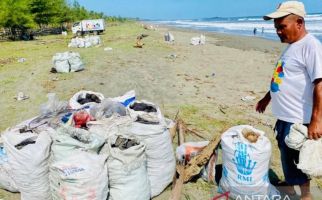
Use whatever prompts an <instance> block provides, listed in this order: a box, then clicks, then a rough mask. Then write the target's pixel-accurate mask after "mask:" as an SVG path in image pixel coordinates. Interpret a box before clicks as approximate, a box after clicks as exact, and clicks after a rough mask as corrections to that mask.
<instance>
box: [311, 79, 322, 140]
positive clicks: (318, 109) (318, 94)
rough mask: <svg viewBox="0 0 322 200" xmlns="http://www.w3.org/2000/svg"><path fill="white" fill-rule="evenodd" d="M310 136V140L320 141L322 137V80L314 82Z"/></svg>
mask: <svg viewBox="0 0 322 200" xmlns="http://www.w3.org/2000/svg"><path fill="white" fill-rule="evenodd" d="M308 136H309V138H310V139H315V140H317V139H319V138H320V137H322V79H321V78H320V79H316V80H315V81H314V90H313V110H312V116H311V122H310V125H309V127H308Z"/></svg>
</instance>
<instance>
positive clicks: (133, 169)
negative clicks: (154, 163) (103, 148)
mask: <svg viewBox="0 0 322 200" xmlns="http://www.w3.org/2000/svg"><path fill="white" fill-rule="evenodd" d="M124 137H126V138H130V139H135V138H133V137H128V136H124ZM116 138H117V136H115V137H112V138H111V140H110V142H109V143H108V146H109V151H110V156H109V158H108V175H109V183H110V196H109V200H124V199H131V200H149V199H150V196H151V193H150V185H149V179H148V175H147V168H146V156H145V145H144V144H143V143H142V142H140V144H139V145H136V146H132V147H130V148H128V149H125V150H120V149H119V148H117V147H114V148H113V147H112V146H111V145H112V144H115V141H116Z"/></svg>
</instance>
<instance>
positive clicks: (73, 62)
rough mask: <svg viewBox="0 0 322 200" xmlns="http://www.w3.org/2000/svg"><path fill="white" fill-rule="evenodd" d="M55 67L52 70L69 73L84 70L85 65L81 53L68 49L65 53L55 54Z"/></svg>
mask: <svg viewBox="0 0 322 200" xmlns="http://www.w3.org/2000/svg"><path fill="white" fill-rule="evenodd" d="M52 61H53V65H54V66H53V67H52V69H51V72H53V73H57V72H60V73H69V72H78V71H82V70H84V68H85V65H84V63H83V61H82V59H81V56H80V55H79V53H76V52H72V51H66V52H64V53H56V54H55V55H54V56H53V59H52Z"/></svg>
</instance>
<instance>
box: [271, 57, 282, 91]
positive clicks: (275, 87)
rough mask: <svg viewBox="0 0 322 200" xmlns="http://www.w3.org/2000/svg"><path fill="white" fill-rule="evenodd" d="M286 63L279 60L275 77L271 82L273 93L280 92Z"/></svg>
mask: <svg viewBox="0 0 322 200" xmlns="http://www.w3.org/2000/svg"><path fill="white" fill-rule="evenodd" d="M283 67H284V61H282V60H279V61H278V62H277V64H276V67H275V70H274V73H273V77H272V80H271V91H272V92H278V91H279V90H280V89H279V86H280V85H281V84H282V79H283V78H284V71H283V70H284V69H283Z"/></svg>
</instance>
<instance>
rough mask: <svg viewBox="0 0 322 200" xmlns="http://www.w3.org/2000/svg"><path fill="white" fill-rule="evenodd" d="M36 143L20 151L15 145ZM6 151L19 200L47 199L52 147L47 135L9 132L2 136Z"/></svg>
mask: <svg viewBox="0 0 322 200" xmlns="http://www.w3.org/2000/svg"><path fill="white" fill-rule="evenodd" d="M26 139H29V140H33V141H35V144H28V145H26V146H24V147H22V148H21V149H20V150H19V149H17V148H16V147H15V145H17V144H19V143H21V142H22V141H26ZM3 142H4V147H5V150H6V151H7V154H8V163H9V165H10V167H11V169H12V171H11V172H12V177H13V179H14V182H15V183H16V185H17V187H18V190H19V191H20V192H21V199H22V200H39V199H43V200H47V199H48V200H50V199H51V195H50V188H49V179H48V172H49V171H48V170H49V169H48V158H49V151H50V145H51V142H52V141H51V138H50V136H49V132H47V131H42V132H41V133H40V134H39V135H38V134H36V133H30V132H27V133H19V130H17V129H16V130H14V131H8V132H5V133H4V134H3Z"/></svg>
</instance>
